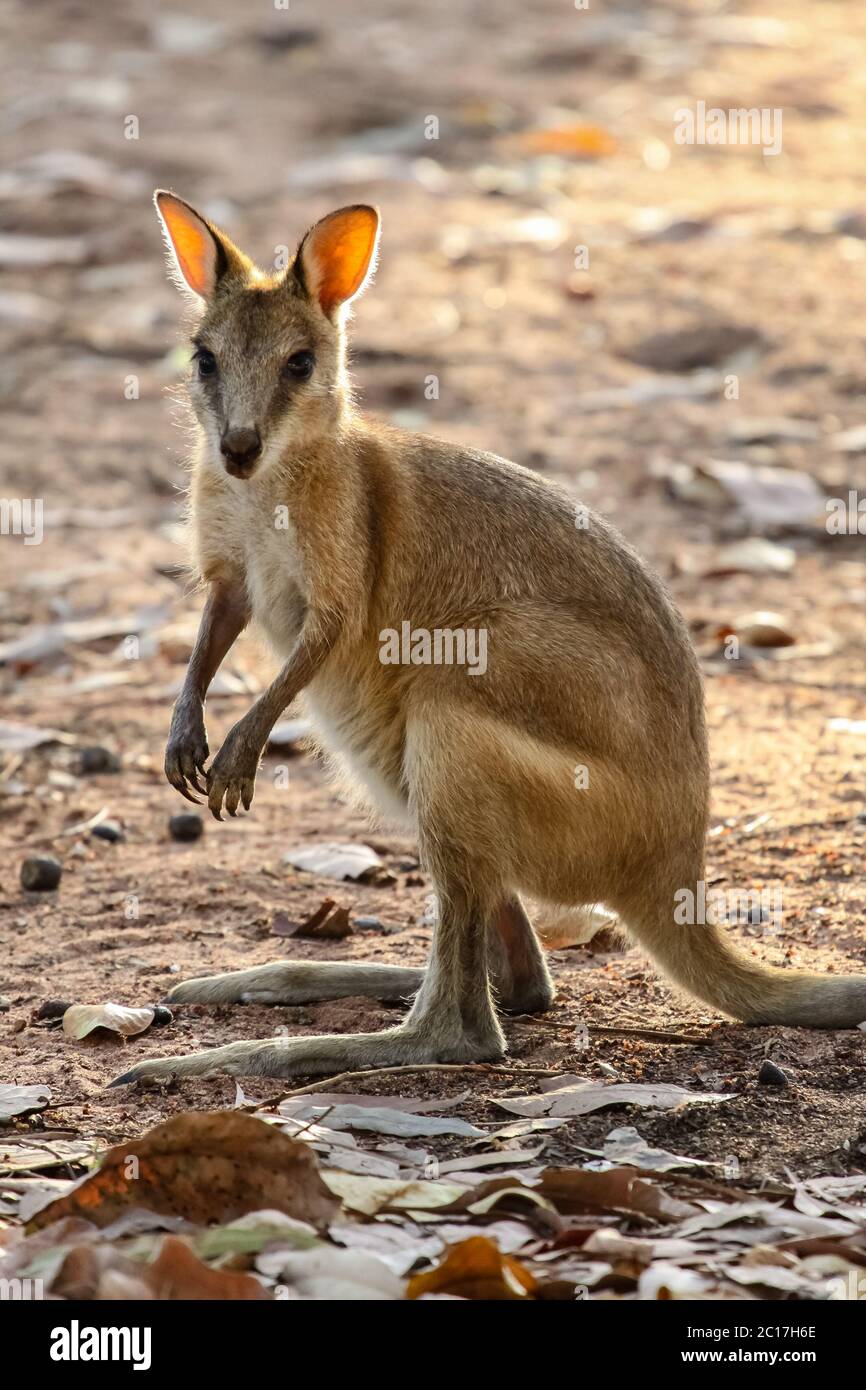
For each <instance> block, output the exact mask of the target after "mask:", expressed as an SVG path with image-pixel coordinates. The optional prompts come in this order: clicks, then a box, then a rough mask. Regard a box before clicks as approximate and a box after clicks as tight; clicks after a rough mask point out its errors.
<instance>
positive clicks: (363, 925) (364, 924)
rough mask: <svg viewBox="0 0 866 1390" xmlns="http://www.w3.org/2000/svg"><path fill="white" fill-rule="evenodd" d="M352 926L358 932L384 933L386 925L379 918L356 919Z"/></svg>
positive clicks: (353, 920)
mask: <svg viewBox="0 0 866 1390" xmlns="http://www.w3.org/2000/svg"><path fill="white" fill-rule="evenodd" d="M352 925H353V926H355V927H357V928H358V931H384V928H385V924H384V922H383V921H382V920H381V918H379V917H354V918H353V919H352Z"/></svg>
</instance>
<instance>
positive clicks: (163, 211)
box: [153, 188, 231, 299]
mask: <svg viewBox="0 0 866 1390" xmlns="http://www.w3.org/2000/svg"><path fill="white" fill-rule="evenodd" d="M153 201H154V203H155V204H156V210H157V213H158V214H159V220H160V222H161V223H162V230H163V235H164V236H165V243H166V246H167V247H168V251H169V256H170V258H171V268H172V269H173V270H175V271H176V278H177V279H178V282H179V283H180V285H181V289H183V287H184V285H186V286H187V287H188V288H189V289H191V290H192V292H193V294H197V295H199V297H200V298H201V299H210V297H211V295H212V294H213V292H214V290H215V289H216V287H217V283H218V281H219V279H220V277H221V276H222V275H224V274H225V272H226V270H227V269H228V265H229V253H228V250H227V246H230V245H231V243H228V242H227V240H225V239H224V238H223V237H222V236H221V235H220V233H219V232H218V231H217V229H216V227H212V226H211V224H210V223H209V222H206V221H205V220H204V218H203V217H199V215H198V213H197V212H196V211H195V209H194V208H191V207H190V205H189V203H185V202H184V201H183V200H182V199H181V198H178V197H176V196H175V194H174V193H167V192H166V191H165V190H164V189H162V188H158V189H157V191H156V192H155V193H154V195H153Z"/></svg>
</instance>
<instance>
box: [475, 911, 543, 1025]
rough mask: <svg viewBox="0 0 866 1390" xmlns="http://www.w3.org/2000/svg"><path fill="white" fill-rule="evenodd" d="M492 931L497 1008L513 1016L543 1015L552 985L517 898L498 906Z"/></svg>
mask: <svg viewBox="0 0 866 1390" xmlns="http://www.w3.org/2000/svg"><path fill="white" fill-rule="evenodd" d="M492 927H493V937H494V940H493V943H492V949H491V962H490V973H491V976H492V980H493V986H494V990H495V993H496V999H497V1003H498V1004H499V1007H500V1008H502V1009H505V1010H506V1012H508V1013H515V1014H535V1013H544V1012H545V1010H546V1009H549V1008H550V1006H551V1004H552V1003H553V999H554V994H555V991H554V987H553V981H552V979H551V978H550V971H549V970H548V968H547V961H546V960H545V957H544V951H543V949H542V947H541V943H540V942H539V940H538V937H537V936H536V934H535V932H534V930H533V927H532V923H531V922H530V920H529V918H528V917H527V915H526V912H525V910H524V907H523V904H522V903H521V901H520V899H519V898H516V897H512V898H506V900H505V901H504V902H503V903H501V904H500V906H499V907H498V908H497V909H496V912H495V913H494V915H493V921H492ZM497 942H498V945H499V949H498V950H497Z"/></svg>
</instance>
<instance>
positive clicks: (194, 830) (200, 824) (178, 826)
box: [168, 811, 204, 840]
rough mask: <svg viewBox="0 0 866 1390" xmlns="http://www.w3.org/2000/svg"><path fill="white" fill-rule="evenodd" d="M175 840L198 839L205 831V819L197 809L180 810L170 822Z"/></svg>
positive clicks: (172, 836) (170, 831) (171, 832)
mask: <svg viewBox="0 0 866 1390" xmlns="http://www.w3.org/2000/svg"><path fill="white" fill-rule="evenodd" d="M168 829H169V834H170V835H171V838H172V839H173V840H198V839H200V838H201V836H202V834H203V832H204V821H203V820H202V818H201V816H200V815H199V814H198V812H197V811H179V812H178V814H177V815H176V816H172V817H171V819H170V820H169V822H168Z"/></svg>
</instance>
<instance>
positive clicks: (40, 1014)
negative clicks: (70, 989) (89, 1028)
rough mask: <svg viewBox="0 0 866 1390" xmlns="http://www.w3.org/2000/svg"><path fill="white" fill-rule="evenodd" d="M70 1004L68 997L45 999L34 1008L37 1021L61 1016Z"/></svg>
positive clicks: (70, 1006) (69, 1007)
mask: <svg viewBox="0 0 866 1390" xmlns="http://www.w3.org/2000/svg"><path fill="white" fill-rule="evenodd" d="M71 1008H72V1005H71V1004H70V1002H69V1000H68V999H46V1000H45V1003H44V1004H40V1005H39V1008H38V1009H37V1010H36V1018H37V1021H38V1020H41V1019H45V1018H62V1017H63V1015H64V1014H65V1013H66V1010H67V1009H71Z"/></svg>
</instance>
